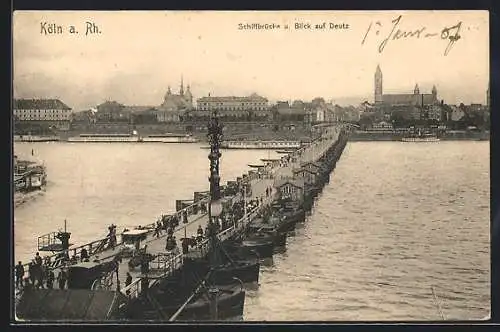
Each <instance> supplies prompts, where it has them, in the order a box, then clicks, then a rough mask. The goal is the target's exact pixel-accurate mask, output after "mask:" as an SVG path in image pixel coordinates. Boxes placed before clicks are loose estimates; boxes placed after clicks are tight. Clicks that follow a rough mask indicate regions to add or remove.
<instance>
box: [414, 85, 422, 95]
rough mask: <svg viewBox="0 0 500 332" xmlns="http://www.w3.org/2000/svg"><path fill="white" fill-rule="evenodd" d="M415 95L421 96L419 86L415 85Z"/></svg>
mask: <svg viewBox="0 0 500 332" xmlns="http://www.w3.org/2000/svg"><path fill="white" fill-rule="evenodd" d="M413 94H414V95H419V94H420V89H419V88H418V84H415V89H413Z"/></svg>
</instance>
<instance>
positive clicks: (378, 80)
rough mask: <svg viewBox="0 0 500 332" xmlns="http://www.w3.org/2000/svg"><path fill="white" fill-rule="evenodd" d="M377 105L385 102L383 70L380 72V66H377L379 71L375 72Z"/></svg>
mask: <svg viewBox="0 0 500 332" xmlns="http://www.w3.org/2000/svg"><path fill="white" fill-rule="evenodd" d="M374 78H375V91H374V92H375V98H374V101H375V103H382V100H383V96H382V94H383V90H382V80H383V78H382V70H380V66H379V65H377V69H376V70H375V77H374Z"/></svg>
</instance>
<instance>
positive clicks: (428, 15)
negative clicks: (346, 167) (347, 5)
mask: <svg viewBox="0 0 500 332" xmlns="http://www.w3.org/2000/svg"><path fill="white" fill-rule="evenodd" d="M398 17H400V18H399V21H396V20H397V18H398ZM87 22H89V23H94V24H95V25H96V26H97V27H98V29H99V33H95V30H91V32H94V33H89V34H86V26H87ZM460 22H461V23H460ZM45 23H46V24H45ZM240 23H241V24H245V23H248V24H252V23H259V24H264V23H267V24H272V23H274V24H279V25H280V28H279V29H273V30H256V29H239V24H240ZM296 23H310V24H311V25H312V26H311V28H310V29H295V24H296ZM323 23H326V29H316V28H315V26H316V25H319V26H321V25H322V24H323ZM330 23H332V24H333V25H335V24H337V25H338V26H341V25H342V24H344V28H343V29H340V28H336V29H335V28H332V29H330V28H329V27H330ZM459 23H460V31H459V33H458V34H459V36H460V38H459V39H458V40H456V41H455V42H454V43H453V46H452V48H451V49H450V50H449V52H448V53H447V55H445V54H444V53H445V49H446V47H447V45H448V43H449V42H450V40H449V38H448V37H449V36H455V35H456V30H457V28H456V27H455V28H453V27H454V26H456V25H457V24H459ZM44 24H45V25H44ZM50 24H56V25H58V26H61V27H62V28H63V33H61V34H49V33H47V34H46V33H45V31H47V32H48V30H43V29H42V27H45V28H47V27H48V26H49V25H50ZM370 24H371V28H370V29H369V27H370ZM285 25H288V29H285ZM347 25H348V26H347ZM394 25H396V27H395V28H394V29H393V27H394ZM70 26H74V27H75V29H76V31H78V33H70V32H69V28H70ZM450 27H451V28H452V29H448V30H447V28H450ZM423 28H425V29H423ZM398 29H399V30H400V32H399V33H398V32H397V30H398ZM422 29H423V30H422ZM443 30H444V31H443ZM367 31H368V32H367ZM415 31H421V32H420V34H418V33H414V34H413V36H411V35H409V32H415ZM405 34H406V35H407V36H406V38H405V37H404V35H405ZM426 34H430V35H429V36H427V37H425V35H426ZM418 36H420V37H418ZM442 36H443V37H445V39H442V38H441V37H442ZM388 37H389V38H388ZM398 37H401V38H398ZM385 39H387V42H386V43H385V48H383V50H382V51H381V52H380V45H381V44H382V43H383V41H384V40H385ZM363 40H364V42H363V43H362V41H363ZM377 65H380V67H381V69H382V72H383V87H384V93H411V92H412V91H413V88H414V86H415V84H416V83H418V84H419V87H420V91H421V92H423V93H430V91H431V89H432V86H433V85H436V87H437V90H438V98H439V99H443V100H444V101H445V102H446V103H450V104H458V103H460V102H463V103H465V104H469V103H483V104H485V103H486V90H487V87H488V84H489V20H488V12H487V11H378V12H377V11H375V12H364V11H357V12H346V11H343V12H339V11H318V12H311V11H309V12H305V11H288V12H286V11H284V12H256V11H247V12H214V11H177V12H172V11H170V12H167V11H114V12H105V11H99V12H98V11H96V12H85V11H78V12H76V11H74V12H71V11H57V12H50V11H16V12H14V16H13V80H14V82H13V83H14V84H13V87H14V91H13V93H14V98H59V99H61V100H62V101H63V102H64V103H66V104H67V105H69V106H70V107H72V108H73V109H74V110H83V109H88V108H91V107H93V106H96V105H98V104H100V103H102V102H104V101H106V100H116V101H118V102H121V103H123V104H126V105H151V106H153V105H159V104H161V102H162V100H163V96H164V95H165V92H166V90H167V87H168V86H169V85H170V86H171V88H172V91H173V92H174V93H177V92H178V89H179V84H180V80H181V76H182V77H183V79H184V83H185V85H187V84H190V85H191V91H192V93H193V95H194V99H195V100H196V99H197V98H200V97H203V96H207V95H208V94H209V93H210V94H211V95H212V96H228V95H237V96H241V95H249V94H251V93H254V92H255V93H257V94H260V95H262V96H265V97H267V98H268V99H269V100H270V101H271V102H274V101H277V100H296V99H302V100H312V99H313V98H315V97H323V98H324V99H325V100H327V101H333V102H335V103H338V104H341V105H342V104H355V103H359V102H362V101H364V100H367V101H370V102H372V101H373V98H374V93H373V89H374V72H375V68H376V67H377Z"/></svg>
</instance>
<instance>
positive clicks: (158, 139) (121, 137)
mask: <svg viewBox="0 0 500 332" xmlns="http://www.w3.org/2000/svg"><path fill="white" fill-rule="evenodd" d="M198 141H199V140H198V139H197V138H195V137H193V136H192V135H189V134H187V135H180V134H157V135H147V136H141V135H139V134H138V133H137V131H134V132H133V133H131V134H80V135H79V136H77V137H69V138H68V142H81V143H197V142H198Z"/></svg>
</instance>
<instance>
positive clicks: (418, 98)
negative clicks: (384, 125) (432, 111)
mask: <svg viewBox="0 0 500 332" xmlns="http://www.w3.org/2000/svg"><path fill="white" fill-rule="evenodd" d="M374 93H375V104H378V105H384V106H410V105H413V106H417V105H418V106H421V105H422V104H423V105H425V106H428V105H435V104H437V103H439V101H438V97H437V89H436V86H433V87H432V92H431V93H420V88H419V87H418V84H416V85H415V88H414V89H413V93H399V94H384V93H383V75H382V70H381V69H380V66H377V69H376V70H375V91H374Z"/></svg>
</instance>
